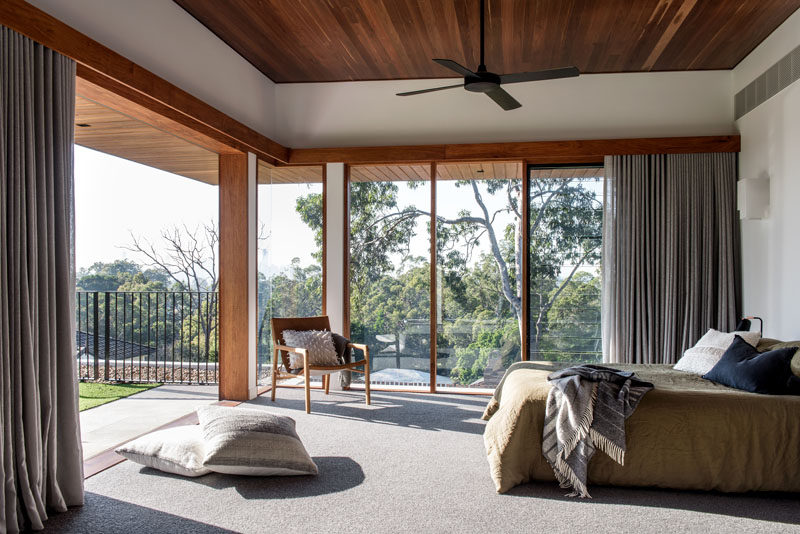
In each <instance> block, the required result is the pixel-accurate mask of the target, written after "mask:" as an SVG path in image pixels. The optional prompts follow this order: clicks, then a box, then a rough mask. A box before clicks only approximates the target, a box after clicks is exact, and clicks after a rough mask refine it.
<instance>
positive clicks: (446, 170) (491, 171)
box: [436, 161, 522, 180]
mask: <svg viewBox="0 0 800 534" xmlns="http://www.w3.org/2000/svg"><path fill="white" fill-rule="evenodd" d="M436 179H437V180H475V179H477V180H522V162H520V161H502V162H497V161H488V162H480V161H475V162H471V163H439V164H438V165H436Z"/></svg>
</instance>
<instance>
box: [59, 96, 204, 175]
mask: <svg viewBox="0 0 800 534" xmlns="http://www.w3.org/2000/svg"><path fill="white" fill-rule="evenodd" d="M75 124H76V126H75V144H78V145H81V146H85V147H88V148H91V149H93V150H97V151H100V152H103V153H106V154H111V155H113V156H117V157H120V158H123V159H127V160H130V161H135V162H137V163H141V164H143V165H147V166H150V167H154V168H156V169H161V170H163V171H166V172H171V173H174V174H178V175H180V176H185V177H187V178H192V179H195V180H199V181H201V182H205V183H208V184H212V185H216V184H217V183H218V169H219V164H218V162H219V157H218V155H217V154H216V153H215V152H211V151H209V150H206V149H205V148H203V147H200V146H197V145H194V144H192V143H190V142H188V141H186V140H184V139H181V138H179V137H176V136H174V135H172V134H170V133H167V132H164V131H161V130H159V129H158V128H156V127H154V126H152V125H150V124H146V123H144V122H141V121H138V120H135V119H133V118H131V117H128V116H126V115H124V114H122V113H120V112H118V111H116V110H113V109H109V108H108V107H106V106H103V105H101V104H98V103H97V102H94V101H92V100H90V99H88V98H84V97H83V96H80V95H79V96H77V97H76V99H75ZM79 124H81V125H88V126H77V125H79Z"/></svg>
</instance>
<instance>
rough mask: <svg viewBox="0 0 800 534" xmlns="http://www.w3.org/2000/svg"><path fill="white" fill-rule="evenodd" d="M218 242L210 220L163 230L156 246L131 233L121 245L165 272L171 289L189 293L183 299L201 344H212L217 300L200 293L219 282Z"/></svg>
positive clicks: (212, 290) (204, 345) (217, 233)
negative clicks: (192, 225)
mask: <svg viewBox="0 0 800 534" xmlns="http://www.w3.org/2000/svg"><path fill="white" fill-rule="evenodd" d="M218 244H219V231H218V230H217V227H216V225H215V224H214V223H213V222H212V223H207V224H204V225H202V226H198V227H196V228H194V229H189V228H188V227H187V226H185V225H184V226H173V227H172V228H168V229H166V230H163V231H162V232H161V243H160V246H156V245H155V244H154V243H152V242H151V241H149V240H147V239H144V238H142V237H137V236H136V235H134V234H133V233H131V245H130V246H128V247H124V248H126V249H127V250H130V251H132V252H135V253H138V254H140V255H141V256H142V257H143V258H144V259H145V264H146V265H147V266H149V267H152V268H154V269H156V270H157V271H159V272H162V273H165V274H166V276H168V277H169V279H170V280H172V282H173V290H175V291H186V292H189V295H188V296H187V297H186V298H188V299H189V301H190V302H189V308H190V309H192V310H193V311H192V313H194V314H197V319H196V323H197V326H199V330H200V331H201V332H202V334H201V336H202V346H203V347H211V346H212V340H211V337H212V336H213V334H214V329H215V328H216V325H217V313H218V305H217V299H216V298H214V299H210V302H208V301H209V299H208V298H206V295H205V294H204V293H213V292H215V291H216V290H217V286H218V285H219V280H218V276H217V246H218ZM204 303H206V304H204ZM215 348H216V347H215Z"/></svg>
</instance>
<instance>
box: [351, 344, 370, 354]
mask: <svg viewBox="0 0 800 534" xmlns="http://www.w3.org/2000/svg"><path fill="white" fill-rule="evenodd" d="M347 346H348V347H350V348H353V349H358V350H360V351H361V352H363V353H364V354H366V353H368V352H369V347H368V346H366V345H365V344H363V343H348V344H347Z"/></svg>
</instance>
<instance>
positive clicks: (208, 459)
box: [197, 406, 318, 476]
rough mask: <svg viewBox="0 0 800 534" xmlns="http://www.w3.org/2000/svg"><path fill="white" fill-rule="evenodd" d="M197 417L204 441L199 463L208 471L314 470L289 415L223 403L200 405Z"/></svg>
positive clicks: (298, 472) (287, 472)
mask: <svg viewBox="0 0 800 534" xmlns="http://www.w3.org/2000/svg"><path fill="white" fill-rule="evenodd" d="M197 417H198V419H200V427H201V429H202V432H203V437H204V438H205V442H206V454H205V459H204V461H203V465H204V466H205V467H206V468H208V469H210V470H212V471H216V472H217V473H228V474H232V475H254V476H273V475H277V476H286V475H316V474H317V472H318V471H317V466H316V464H315V463H314V462H313V461H312V460H311V457H310V456H309V455H308V452H306V449H305V447H304V446H303V442H302V441H300V437H299V436H298V435H297V432H295V422H294V419H292V418H291V417H284V416H281V415H275V414H271V413H269V412H265V411H261V410H248V409H246V408H239V407H235V408H231V407H226V406H202V407H200V408H198V409H197Z"/></svg>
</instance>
